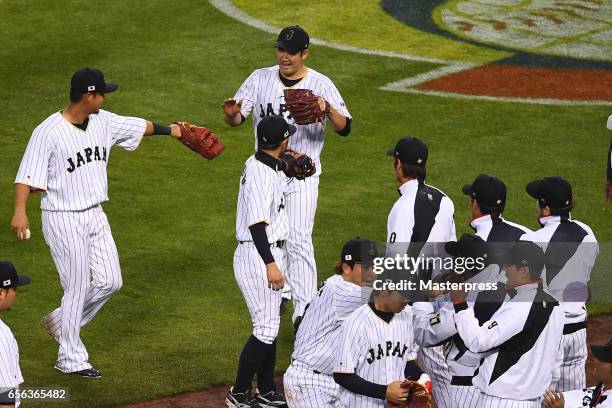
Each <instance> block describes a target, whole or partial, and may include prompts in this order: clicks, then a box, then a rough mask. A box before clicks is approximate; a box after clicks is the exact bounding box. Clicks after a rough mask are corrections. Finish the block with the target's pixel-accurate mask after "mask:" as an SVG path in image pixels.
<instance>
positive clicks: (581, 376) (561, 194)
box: [521, 177, 599, 391]
mask: <svg viewBox="0 0 612 408" xmlns="http://www.w3.org/2000/svg"><path fill="white" fill-rule="evenodd" d="M526 190H527V193H528V194H529V195H530V196H531V197H533V198H535V199H536V200H537V204H538V218H539V220H538V221H539V223H540V225H542V228H541V229H539V230H537V231H534V232H531V233H528V234H525V235H523V236H522V237H521V240H529V241H533V242H535V243H537V244H538V245H540V246H542V248H543V249H544V252H545V254H546V264H545V270H544V274H543V280H544V287H545V288H546V290H547V291H548V292H549V293H550V294H552V295H553V296H554V298H555V299H557V301H559V302H560V303H561V307H562V309H563V310H564V311H565V326H564V327H563V334H564V336H563V338H564V341H563V344H564V348H565V354H564V356H563V365H562V366H561V377H560V379H559V383H558V384H555V386H554V388H555V389H556V390H557V391H571V390H576V389H581V388H585V387H586V374H585V364H586V359H587V343H586V326H587V310H586V300H587V298H588V282H589V279H590V276H591V270H592V268H593V265H594V264H595V260H596V258H597V255H598V253H599V245H598V243H597V240H596V239H595V235H594V234H593V231H592V230H591V228H590V227H589V226H588V225H586V224H584V223H582V222H580V221H576V220H573V219H572V218H571V215H570V210H572V208H573V207H574V201H573V197H572V187H571V185H570V184H569V183H568V182H567V180H565V179H563V178H561V177H545V178H544V179H541V180H535V181H532V182H531V183H529V184H528V185H527V187H526Z"/></svg>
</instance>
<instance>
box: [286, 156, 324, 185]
mask: <svg viewBox="0 0 612 408" xmlns="http://www.w3.org/2000/svg"><path fill="white" fill-rule="evenodd" d="M280 159H281V160H282V161H284V162H285V168H284V169H283V171H284V172H285V175H286V176H287V177H294V178H296V179H298V180H304V179H305V178H306V177H310V176H312V175H313V174H315V172H316V171H317V168H316V166H315V164H314V161H313V160H312V159H311V158H310V157H308V156H307V155H305V154H304V153H298V152H294V151H293V150H287V151H286V152H285V153H283V154H282V155H281V157H280Z"/></svg>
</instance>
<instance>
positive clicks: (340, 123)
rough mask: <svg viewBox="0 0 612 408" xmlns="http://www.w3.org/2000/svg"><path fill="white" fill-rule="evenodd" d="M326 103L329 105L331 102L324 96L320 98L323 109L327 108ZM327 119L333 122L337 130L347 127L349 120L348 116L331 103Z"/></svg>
mask: <svg viewBox="0 0 612 408" xmlns="http://www.w3.org/2000/svg"><path fill="white" fill-rule="evenodd" d="M325 104H328V105H329V102H327V101H326V100H325V99H323V98H319V106H320V107H321V110H325ZM327 119H329V122H330V123H331V124H332V126H333V128H334V130H335V131H336V132H338V131H340V130H342V129H344V128H345V127H346V121H347V120H348V119H347V118H346V116H344V115H343V114H341V113H340V112H338V111H337V110H336V109H334V107H333V106H331V105H329V113H328V114H327Z"/></svg>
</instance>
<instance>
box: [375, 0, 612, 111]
mask: <svg viewBox="0 0 612 408" xmlns="http://www.w3.org/2000/svg"><path fill="white" fill-rule="evenodd" d="M381 6H382V8H383V9H384V10H385V11H386V12H387V13H388V14H390V15H391V16H393V17H394V18H395V19H397V20H399V21H401V22H403V23H405V24H407V25H410V26H412V27H414V28H417V29H419V30H421V31H424V32H427V33H430V34H435V35H440V36H444V37H446V38H449V39H452V40H454V41H461V42H466V43H469V44H472V45H477V46H480V47H487V48H492V49H496V50H501V51H508V52H511V53H512V54H511V55H510V56H509V57H506V58H504V59H501V60H498V61H494V62H491V63H489V64H485V65H482V64H474V66H472V67H468V68H466V69H458V70H456V71H455V72H452V71H450V73H445V74H444V75H440V76H438V77H434V78H429V79H428V80H427V81H426V82H423V83H418V84H414V83H410V86H411V87H413V88H417V89H421V90H423V91H432V92H435V91H437V92H447V93H458V94H468V95H483V96H493V97H508V98H541V99H567V100H583V101H593V100H596V101H612V2H610V1H607V0H530V1H529V0H527V1H525V0H412V1H411V2H410V7H407V6H406V4H405V2H404V1H403V0H382V1H381ZM468 60H469V56H466V62H469V61H468Z"/></svg>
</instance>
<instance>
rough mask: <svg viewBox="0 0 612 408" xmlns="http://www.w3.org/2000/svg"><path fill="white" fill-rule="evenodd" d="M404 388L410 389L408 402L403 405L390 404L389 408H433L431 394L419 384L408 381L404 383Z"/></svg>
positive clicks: (388, 404)
mask: <svg viewBox="0 0 612 408" xmlns="http://www.w3.org/2000/svg"><path fill="white" fill-rule="evenodd" d="M402 388H408V389H409V390H408V391H409V392H408V400H407V401H406V402H404V403H402V404H401V405H398V404H395V403H393V402H389V403H387V407H388V408H433V403H432V400H431V394H430V393H429V392H427V389H426V388H425V387H424V386H422V385H421V384H419V383H418V382H416V381H409V380H406V381H404V382H403V383H402Z"/></svg>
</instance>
